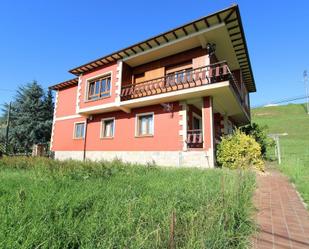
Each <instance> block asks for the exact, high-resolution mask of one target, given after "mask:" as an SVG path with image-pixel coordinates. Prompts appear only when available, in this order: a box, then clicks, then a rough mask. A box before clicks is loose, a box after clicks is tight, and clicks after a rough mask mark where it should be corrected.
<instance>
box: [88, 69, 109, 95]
mask: <svg viewBox="0 0 309 249" xmlns="http://www.w3.org/2000/svg"><path fill="white" fill-rule="evenodd" d="M110 90H111V75H110V74H109V75H106V76H104V77H101V78H97V79H95V80H92V81H89V83H88V100H96V99H100V98H104V97H108V96H110Z"/></svg>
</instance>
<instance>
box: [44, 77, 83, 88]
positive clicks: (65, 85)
mask: <svg viewBox="0 0 309 249" xmlns="http://www.w3.org/2000/svg"><path fill="white" fill-rule="evenodd" d="M77 84H78V78H74V79H70V80H67V81H64V82H61V83H58V84H56V85H53V86H50V87H49V89H50V90H55V91H57V90H60V89H64V88H68V87H71V86H75V85H77Z"/></svg>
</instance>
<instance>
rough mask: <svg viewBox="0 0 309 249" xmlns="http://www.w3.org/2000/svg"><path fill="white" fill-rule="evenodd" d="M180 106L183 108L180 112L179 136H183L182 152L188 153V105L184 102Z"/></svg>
mask: <svg viewBox="0 0 309 249" xmlns="http://www.w3.org/2000/svg"><path fill="white" fill-rule="evenodd" d="M180 106H181V107H182V108H181V110H180V111H179V116H180V120H179V126H180V130H179V135H180V136H181V142H182V150H183V151H187V149H188V147H187V143H186V141H187V133H188V104H187V103H186V102H185V101H183V102H180Z"/></svg>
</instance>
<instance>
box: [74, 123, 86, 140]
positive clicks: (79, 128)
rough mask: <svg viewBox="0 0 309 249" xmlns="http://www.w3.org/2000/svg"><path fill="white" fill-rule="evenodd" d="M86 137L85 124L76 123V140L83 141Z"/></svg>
mask: <svg viewBox="0 0 309 249" xmlns="http://www.w3.org/2000/svg"><path fill="white" fill-rule="evenodd" d="M84 137H85V122H77V123H74V138H75V139H83V138H84Z"/></svg>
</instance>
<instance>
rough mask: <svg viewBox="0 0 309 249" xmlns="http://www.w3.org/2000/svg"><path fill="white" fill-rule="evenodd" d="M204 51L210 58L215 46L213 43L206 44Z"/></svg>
mask: <svg viewBox="0 0 309 249" xmlns="http://www.w3.org/2000/svg"><path fill="white" fill-rule="evenodd" d="M206 49H207V52H208V55H209V56H212V55H213V54H214V53H215V52H216V44H215V43H207V45H206Z"/></svg>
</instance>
